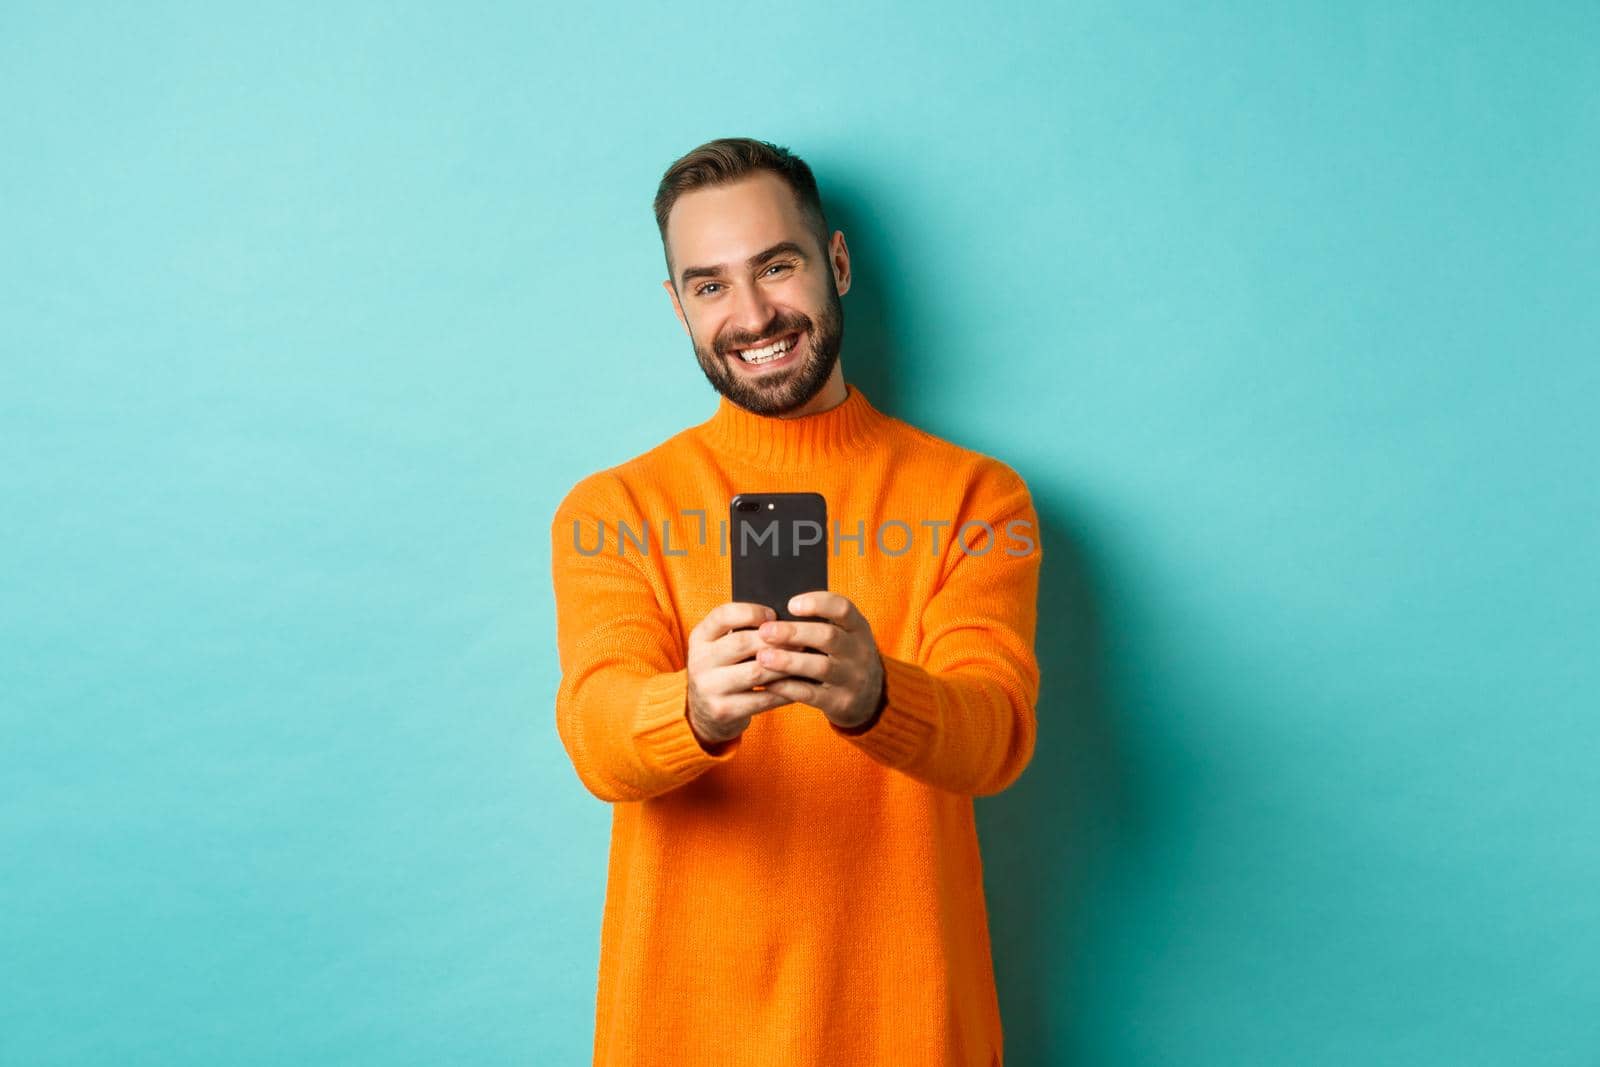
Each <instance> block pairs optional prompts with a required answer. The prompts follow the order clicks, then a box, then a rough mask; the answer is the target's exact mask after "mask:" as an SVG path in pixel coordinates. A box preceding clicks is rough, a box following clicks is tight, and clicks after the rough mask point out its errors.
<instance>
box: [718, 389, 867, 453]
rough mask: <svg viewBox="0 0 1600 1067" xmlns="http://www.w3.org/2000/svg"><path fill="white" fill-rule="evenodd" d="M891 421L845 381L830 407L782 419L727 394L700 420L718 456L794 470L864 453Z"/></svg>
mask: <svg viewBox="0 0 1600 1067" xmlns="http://www.w3.org/2000/svg"><path fill="white" fill-rule="evenodd" d="M887 422H888V416H886V415H884V414H883V413H882V412H880V411H879V410H878V409H877V408H875V407H873V406H872V405H871V404H870V403H868V402H867V397H866V394H864V393H862V392H861V390H859V389H857V388H856V387H855V386H854V385H851V384H850V383H848V382H846V383H845V398H844V400H843V401H841V402H840V403H838V404H836V405H834V406H833V407H831V408H829V409H828V410H827V411H819V412H817V413H816V414H813V415H801V416H799V417H797V418H788V419H785V418H778V417H776V416H771V415H757V414H755V413H754V412H751V411H746V410H745V409H744V408H742V407H740V406H739V405H738V404H735V403H734V402H733V401H731V400H729V399H728V398H727V397H725V396H723V397H719V399H718V401H717V410H716V413H715V414H714V415H712V416H711V418H709V419H707V420H706V421H705V422H703V423H701V424H700V427H699V429H700V432H701V433H702V434H703V435H704V437H705V440H706V443H707V444H708V445H709V446H710V447H711V448H712V449H713V450H714V451H715V452H716V453H717V454H718V455H721V456H724V457H727V458H729V459H733V460H738V461H742V462H744V463H746V464H748V465H751V466H756V467H762V468H768V469H780V470H793V469H795V468H801V467H808V466H812V465H814V464H819V463H830V462H834V461H837V460H841V459H844V458H845V457H848V456H850V455H852V454H854V453H856V452H859V451H860V450H861V449H862V448H863V447H864V446H865V445H867V444H868V443H869V442H871V441H872V439H873V438H874V437H875V436H876V435H877V433H878V432H879V431H880V430H881V429H882V428H883V426H884V424H885V423H887Z"/></svg>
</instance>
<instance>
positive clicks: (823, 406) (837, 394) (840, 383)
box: [777, 363, 850, 419]
mask: <svg viewBox="0 0 1600 1067" xmlns="http://www.w3.org/2000/svg"><path fill="white" fill-rule="evenodd" d="M849 395H850V394H849V391H848V390H846V389H845V387H844V364H843V363H835V364H834V365H833V373H832V374H830V375H828V380H827V381H826V382H823V383H822V388H821V389H818V390H817V395H816V396H814V397H812V398H811V399H810V400H807V401H806V402H805V403H804V404H802V405H800V406H799V407H797V408H795V409H794V410H793V411H785V412H782V413H781V414H779V415H778V416H777V417H778V418H780V419H798V418H800V417H802V416H804V415H820V414H821V413H822V412H824V411H827V410H828V409H830V408H836V407H838V406H839V405H840V404H843V403H844V402H845V399H846V397H848V396H849Z"/></svg>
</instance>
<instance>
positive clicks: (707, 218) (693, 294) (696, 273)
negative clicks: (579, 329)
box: [666, 171, 850, 415]
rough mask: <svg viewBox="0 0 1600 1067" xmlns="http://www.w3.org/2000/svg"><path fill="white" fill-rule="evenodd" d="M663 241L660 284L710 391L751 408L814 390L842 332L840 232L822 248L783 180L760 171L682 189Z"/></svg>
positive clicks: (787, 403) (784, 406) (765, 410)
mask: <svg viewBox="0 0 1600 1067" xmlns="http://www.w3.org/2000/svg"><path fill="white" fill-rule="evenodd" d="M667 248H668V259H669V263H670V266H671V268H672V271H673V277H672V278H671V279H670V280H669V281H668V282H667V283H666V284H667V292H668V293H669V294H671V295H672V302H673V306H674V308H675V309H676V310H677V313H678V318H679V320H680V321H681V322H682V323H683V326H684V329H685V330H687V331H688V333H689V340H690V342H691V343H692V344H693V345H694V352H695V358H696V359H698V360H699V362H700V369H701V370H702V371H704V372H705V375H706V378H707V379H709V380H710V382H711V384H712V385H713V386H714V387H715V388H716V390H717V392H719V393H721V394H722V395H723V396H726V397H727V398H728V399H729V400H731V401H733V402H734V403H735V404H738V405H739V406H740V407H742V408H744V409H746V410H747V411H752V412H755V413H756V414H758V415H778V414H782V413H783V412H787V411H791V410H793V409H795V408H798V407H800V406H801V405H803V404H805V403H806V402H807V401H808V400H810V399H811V398H812V397H813V396H815V395H816V394H817V392H818V391H819V390H820V389H821V388H822V386H823V385H824V384H825V383H826V382H827V380H828V377H829V375H830V374H832V373H833V368H834V365H835V364H836V363H837V362H838V360H839V346H840V344H841V343H842V341H843V338H844V316H843V313H842V309H841V307H840V304H839V297H840V296H841V295H842V294H843V293H845V292H846V291H848V289H849V287H850V274H849V270H850V260H849V253H848V251H847V250H846V249H845V246H844V235H843V234H839V233H835V234H834V235H833V239H832V240H831V241H830V242H829V247H828V248H827V249H823V248H820V247H819V246H818V244H817V237H816V233H815V230H814V228H813V227H812V226H811V225H810V224H809V222H808V221H807V219H806V217H805V215H804V213H803V212H802V211H801V210H800V205H799V203H798V202H797V201H796V200H795V197H794V194H793V193H792V192H791V191H790V189H789V187H788V185H786V184H785V183H784V181H783V179H782V178H779V177H778V176H777V175H775V174H771V173H768V172H766V171H760V172H757V173H756V174H753V175H751V176H750V177H747V178H742V179H740V180H739V181H736V182H732V183H730V184H727V185H719V186H712V187H708V188H703V189H696V190H694V191H692V192H688V193H685V194H683V195H682V196H681V197H679V198H678V201H677V203H675V204H674V205H673V206H672V213H671V214H670V215H669V216H668V217H667ZM774 345H776V346H777V347H776V348H773V347H772V346H774ZM746 356H754V357H755V358H756V359H757V362H751V361H750V360H749V359H747V358H746Z"/></svg>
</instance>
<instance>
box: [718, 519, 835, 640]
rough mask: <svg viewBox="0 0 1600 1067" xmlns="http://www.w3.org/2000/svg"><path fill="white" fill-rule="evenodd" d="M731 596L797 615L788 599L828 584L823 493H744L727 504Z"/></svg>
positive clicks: (783, 615)
mask: <svg viewBox="0 0 1600 1067" xmlns="http://www.w3.org/2000/svg"><path fill="white" fill-rule="evenodd" d="M728 550H729V551H728V554H729V556H731V557H732V560H733V599H734V600H737V601H741V602H747V603H751V604H765V605H766V606H767V607H769V608H771V609H772V610H773V611H775V612H777V613H778V618H780V619H789V620H800V621H806V622H811V621H816V620H817V619H818V618H819V617H818V616H815V615H795V614H793V613H791V612H790V611H789V598H790V597H792V596H794V595H795V594H796V593H808V592H811V591H812V590H816V589H826V588H828V502H827V501H826V500H824V499H823V497H822V494H821V493H740V494H739V495H738V496H736V497H734V498H733V501H732V502H731V503H730V504H729V505H728Z"/></svg>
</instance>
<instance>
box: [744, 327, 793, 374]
mask: <svg viewBox="0 0 1600 1067" xmlns="http://www.w3.org/2000/svg"><path fill="white" fill-rule="evenodd" d="M804 333H805V331H804V330H797V331H795V332H794V333H786V334H784V335H782V336H781V337H776V338H773V339H772V340H770V341H763V342H762V343H761V344H758V345H752V346H751V347H749V348H736V349H734V350H733V354H734V355H735V356H737V357H738V358H739V362H741V363H743V364H745V365H746V366H751V367H765V366H770V365H771V364H774V363H787V362H789V361H790V360H791V359H793V358H794V355H795V353H796V352H798V351H799V350H800V338H801V336H802V335H803V334H804Z"/></svg>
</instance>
